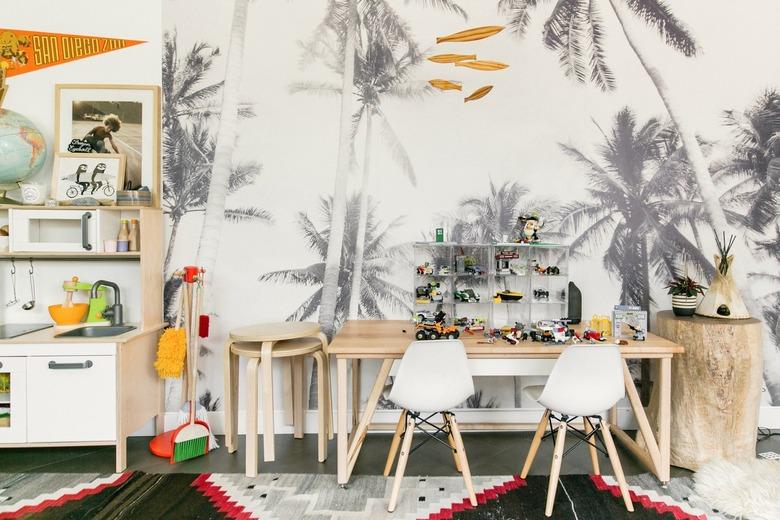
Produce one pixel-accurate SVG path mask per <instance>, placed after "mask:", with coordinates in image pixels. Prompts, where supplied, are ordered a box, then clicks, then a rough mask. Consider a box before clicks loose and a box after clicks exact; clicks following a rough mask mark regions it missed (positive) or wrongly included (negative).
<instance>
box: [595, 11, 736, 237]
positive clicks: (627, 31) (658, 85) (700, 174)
mask: <svg viewBox="0 0 780 520" xmlns="http://www.w3.org/2000/svg"><path fill="white" fill-rule="evenodd" d="M609 3H610V4H611V5H612V9H613V10H614V11H615V15H616V16H617V19H618V21H619V22H620V27H621V28H622V29H623V34H624V35H625V36H626V40H627V41H628V44H629V45H630V46H631V49H632V50H633V51H634V53H635V54H636V56H637V58H638V59H639V62H640V63H641V64H642V66H643V67H644V69H645V72H647V75H648V76H650V79H651V80H652V82H653V85H655V89H656V90H657V91H658V94H659V95H660V96H661V99H662V100H663V103H664V105H665V106H666V111H667V112H669V117H671V118H672V121H674V124H675V126H676V127H677V131H678V132H680V139H681V140H682V143H683V146H684V147H685V153H686V155H687V156H688V160H689V161H690V162H691V167H692V168H693V171H694V174H695V176H696V183H697V184H698V185H699V193H700V195H701V198H702V201H703V202H704V208H705V210H706V212H707V215H708V216H709V218H710V225H712V227H713V229H715V230H717V231H726V230H729V229H730V228H729V226H728V223H727V222H726V214H725V213H724V212H723V208H722V207H721V205H720V201H719V200H718V193H717V192H716V191H715V184H714V183H713V182H712V176H711V175H710V170H709V167H708V165H707V160H706V159H705V158H704V153H703V152H702V151H701V147H700V146H699V141H698V140H697V139H696V132H695V131H694V129H693V126H692V125H691V124H689V121H688V119H687V118H686V116H685V114H684V113H683V111H682V110H681V109H680V107H679V106H678V105H677V104H676V101H673V99H672V93H671V91H670V90H669V87H668V85H667V84H666V81H665V80H664V78H663V77H662V76H661V73H660V71H659V70H658V69H657V68H655V67H654V66H652V65H651V64H650V62H649V60H648V58H647V56H646V55H645V52H644V51H643V50H642V48H641V47H640V46H639V44H638V43H637V41H638V39H639V38H638V35H637V34H635V31H634V26H633V25H631V21H630V20H629V18H630V16H631V13H630V11H629V9H628V7H627V6H626V5H625V4H624V0H609Z"/></svg>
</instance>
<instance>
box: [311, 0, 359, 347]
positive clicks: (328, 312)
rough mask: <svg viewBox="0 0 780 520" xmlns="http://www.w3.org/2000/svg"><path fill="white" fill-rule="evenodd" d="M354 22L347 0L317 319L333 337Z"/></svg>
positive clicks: (343, 212) (347, 151)
mask: <svg viewBox="0 0 780 520" xmlns="http://www.w3.org/2000/svg"><path fill="white" fill-rule="evenodd" d="M356 25H357V5H356V0H349V7H348V16H347V27H346V42H345V45H344V74H343V83H342V86H341V116H340V126H339V149H338V156H337V159H336V181H335V184H334V186H333V205H332V213H331V219H330V236H329V238H328V253H327V257H326V258H325V275H324V277H323V281H322V299H321V303H320V316H319V322H320V325H321V326H322V329H323V332H325V334H327V335H328V337H333V334H334V333H335V332H336V330H335V329H336V326H335V322H336V299H337V297H338V290H339V269H340V268H341V249H342V244H343V242H344V222H345V220H346V217H347V179H348V177H349V167H350V155H351V141H352V97H353V90H354V81H355V37H356Z"/></svg>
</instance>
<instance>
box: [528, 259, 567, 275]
mask: <svg viewBox="0 0 780 520" xmlns="http://www.w3.org/2000/svg"><path fill="white" fill-rule="evenodd" d="M534 271H536V272H537V273H538V274H546V275H550V276H554V275H559V274H561V270H560V268H559V267H558V266H557V265H542V264H540V263H538V262H536V261H534Z"/></svg>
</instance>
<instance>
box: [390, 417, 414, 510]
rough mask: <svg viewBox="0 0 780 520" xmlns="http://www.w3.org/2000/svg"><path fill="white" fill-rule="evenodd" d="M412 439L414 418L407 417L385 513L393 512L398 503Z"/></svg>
mask: <svg viewBox="0 0 780 520" xmlns="http://www.w3.org/2000/svg"><path fill="white" fill-rule="evenodd" d="M413 437H414V418H412V417H409V416H407V418H406V433H405V434H404V442H403V445H402V446H401V454H400V455H399V456H398V465H397V466H396V468H395V478H394V479H393V491H392V492H391V493H390V503H389V504H388V505H387V511H388V512H390V513H392V512H393V511H395V505H396V503H398V493H399V492H400V491H401V481H403V478H404V471H406V461H407V460H408V459H409V450H410V449H411V448H412V438H413Z"/></svg>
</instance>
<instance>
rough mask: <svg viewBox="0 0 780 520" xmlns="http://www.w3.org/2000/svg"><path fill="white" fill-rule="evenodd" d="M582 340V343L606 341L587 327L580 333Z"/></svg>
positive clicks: (595, 331) (598, 333)
mask: <svg viewBox="0 0 780 520" xmlns="http://www.w3.org/2000/svg"><path fill="white" fill-rule="evenodd" d="M582 339H583V340H584V341H591V342H592V341H607V338H605V337H604V335H603V334H602V333H601V332H599V331H597V330H593V329H591V328H589V327H586V328H585V330H583V331H582Z"/></svg>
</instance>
